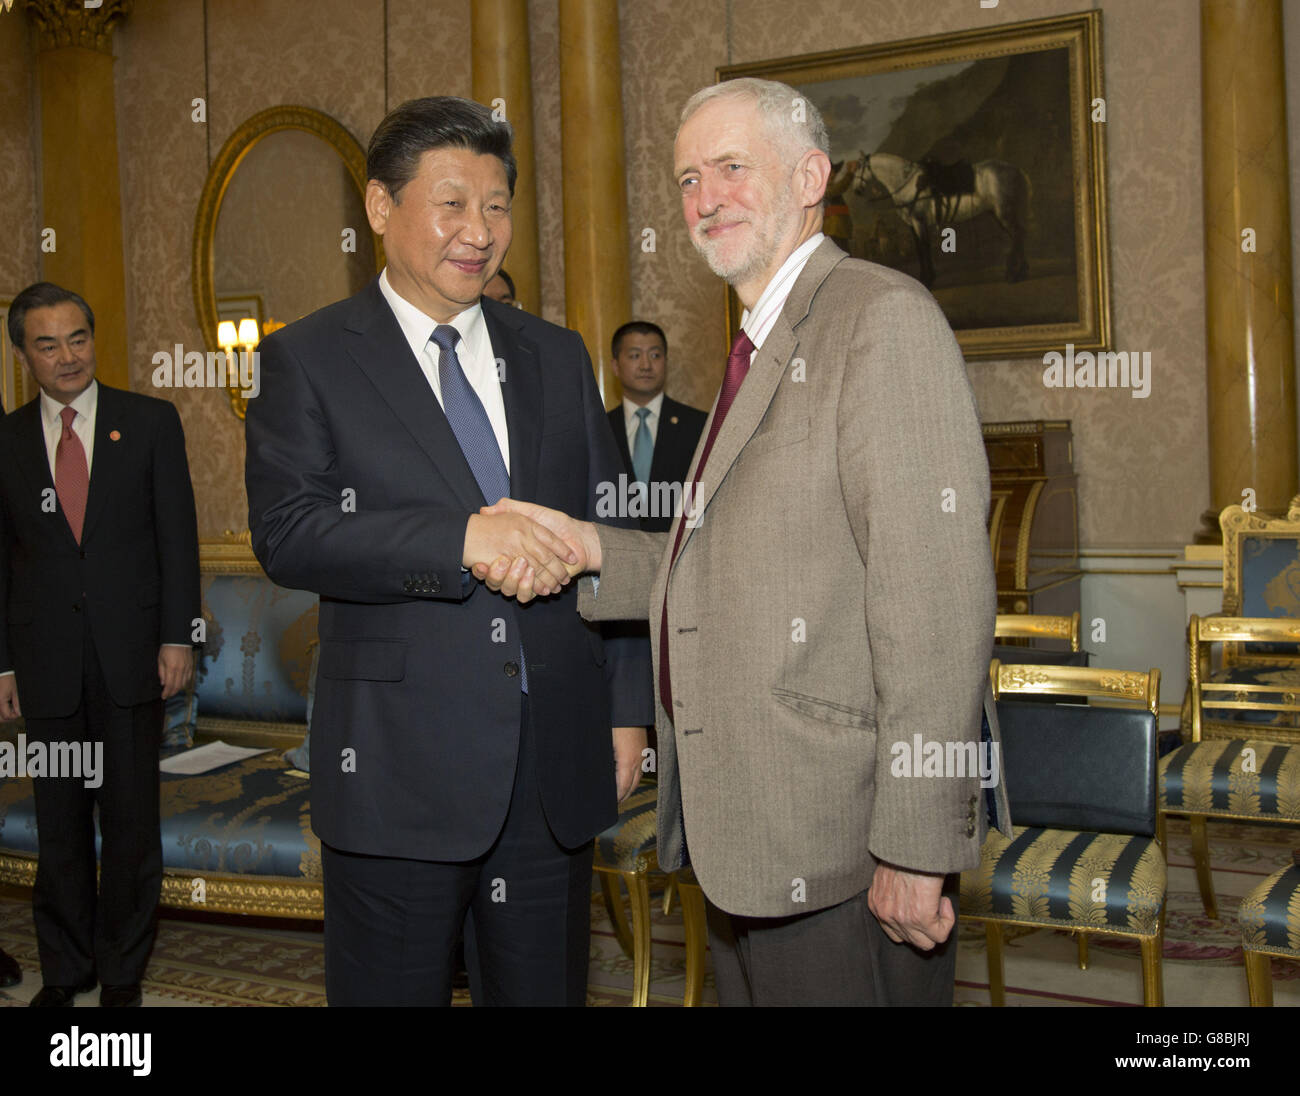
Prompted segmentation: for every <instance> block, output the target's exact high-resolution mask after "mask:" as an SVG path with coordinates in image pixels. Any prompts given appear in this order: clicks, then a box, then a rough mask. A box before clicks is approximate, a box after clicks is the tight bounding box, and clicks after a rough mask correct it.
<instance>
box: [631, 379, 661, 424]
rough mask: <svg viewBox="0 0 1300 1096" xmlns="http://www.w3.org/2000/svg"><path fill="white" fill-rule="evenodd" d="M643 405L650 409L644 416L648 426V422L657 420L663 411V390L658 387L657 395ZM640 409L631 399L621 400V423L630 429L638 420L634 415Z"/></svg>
mask: <svg viewBox="0 0 1300 1096" xmlns="http://www.w3.org/2000/svg"><path fill="white" fill-rule="evenodd" d="M643 406H645V407H648V408H649V409H650V414H649V416H647V418H646V425H647V426H649V425H650V423H652V422H658V421H659V416H660V415H661V414H662V413H663V409H664V394H663V390H662V389H660V391H659V395H657V396H655V398H654V399H652V400H651V401H650V402H649V403H647V404H644V405H643ZM640 410H641V407H640V406H638V405H637V404H635V403H633V402H632V401H631V400H628V399H625V400H624V401H623V423H624V425H626V426H627V428H628V429H629V430H630V429H632V425H633V423H636V422H639V421H640V420H639V419H638V418H637V417H636V413H637V412H638V411H640Z"/></svg>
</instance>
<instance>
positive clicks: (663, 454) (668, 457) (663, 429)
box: [624, 396, 682, 483]
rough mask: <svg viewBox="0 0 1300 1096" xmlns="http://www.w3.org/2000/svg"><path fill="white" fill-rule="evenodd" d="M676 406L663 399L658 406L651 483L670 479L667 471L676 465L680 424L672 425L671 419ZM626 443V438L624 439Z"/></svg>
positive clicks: (665, 398)
mask: <svg viewBox="0 0 1300 1096" xmlns="http://www.w3.org/2000/svg"><path fill="white" fill-rule="evenodd" d="M678 406H679V405H678V404H677V403H676V402H675V401H673V400H670V399H669V398H668V397H667V396H665V397H664V402H663V403H661V404H660V405H659V432H658V434H657V435H656V437H655V449H654V456H653V457H652V458H651V461H650V480H651V482H652V483H659V482H662V481H664V480H668V479H672V477H671V476H670V475H669V474H668V470H669V469H670V468H673V467H675V466H676V465H677V463H678V461H677V451H678V450H679V449H680V448H681V441H682V437H681V430H682V426H681V423H680V422H677V423H674V422H673V419H674V418H675V417H676V416H677V408H678ZM624 440H625V441H626V437H625V438H624Z"/></svg>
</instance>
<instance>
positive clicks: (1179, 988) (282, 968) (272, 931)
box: [0, 820, 1300, 1007]
mask: <svg viewBox="0 0 1300 1096" xmlns="http://www.w3.org/2000/svg"><path fill="white" fill-rule="evenodd" d="M1209 833H1210V849H1211V855H1212V858H1213V863H1214V880H1215V886H1216V889H1217V893H1218V895H1219V904H1220V912H1221V913H1222V914H1223V917H1224V919H1223V920H1222V921H1217V922H1216V921H1210V920H1208V919H1207V918H1206V917H1205V915H1204V912H1203V910H1202V909H1201V904H1200V898H1199V896H1198V894H1197V890H1196V879H1195V875H1194V873H1193V870H1192V860H1191V843H1190V837H1189V835H1188V830H1187V826H1186V824H1185V823H1183V822H1181V821H1180V820H1171V823H1170V827H1169V844H1170V848H1169V860H1170V871H1169V908H1168V915H1167V927H1166V942H1165V956H1164V975H1165V1000H1166V1003H1167V1004H1169V1005H1219V1006H1223V1005H1234V1006H1244V1005H1245V1004H1246V1003H1247V996H1246V978H1245V973H1244V970H1243V968H1242V965H1241V946H1240V944H1241V936H1240V932H1239V930H1238V928H1237V920H1236V908H1237V905H1238V902H1239V900H1240V898H1241V896H1242V895H1244V894H1245V893H1246V891H1248V890H1249V889H1250V888H1251V887H1252V886H1253V885H1254V884H1255V883H1257V882H1258V881H1259V880H1260V879H1262V878H1263V877H1264V876H1266V875H1268V874H1270V873H1271V872H1273V871H1275V870H1276V869H1277V868H1280V867H1282V866H1284V865H1285V864H1286V863H1288V861H1289V858H1290V852H1291V849H1293V848H1295V847H1296V846H1297V845H1300V831H1297V830H1295V829H1290V830H1288V829H1282V828H1268V827H1261V826H1246V825H1230V824H1218V825H1215V824H1211V826H1210V828H1209ZM652 905H653V911H654V932H653V937H654V943H653V950H652V969H651V986H650V1004H651V1005H652V1006H660V1007H662V1006H676V1005H680V1003H681V999H682V990H683V983H684V978H685V952H684V948H683V944H682V924H681V910H680V907H679V906H676V905H674V908H673V911H672V913H671V914H670V915H669V916H667V917H665V916H664V915H663V913H662V909H661V905H660V903H659V902H658V901H655V902H653V903H652ZM960 932H961V936H960V944H961V949H960V952H959V955H958V961H957V997H956V1000H957V1003H958V1004H959V1005H976V1006H986V1005H988V1003H989V997H988V978H987V972H986V968H985V953H984V934H983V930H982V928H980V927H979V926H978V925H974V924H971V925H964V926H962V927H961V929H960ZM1008 935H1009V938H1008V940H1007V945H1006V984H1007V1003H1008V1004H1009V1005H1011V1006H1031V1007H1032V1006H1059V1005H1065V1006H1079V1005H1137V1004H1140V1003H1141V999H1142V987H1141V975H1140V964H1139V960H1138V954H1137V945H1136V944H1129V943H1126V942H1124V941H1120V940H1104V939H1098V938H1094V939H1093V941H1092V946H1091V957H1090V963H1089V969H1088V970H1086V971H1080V970H1079V969H1078V966H1077V964H1076V962H1075V955H1076V951H1075V944H1074V941H1073V940H1072V939H1070V938H1069V937H1068V936H1067V935H1065V934H1062V933H1048V932H1041V931H1032V930H1025V931H1023V932H1016V933H1015V934H1014V935H1013V934H1008ZM0 947H3V948H4V949H5V950H6V951H8V952H9V954H11V955H13V956H14V957H15V958H16V959H17V960H18V962H19V963H20V964H21V966H22V968H23V971H24V976H25V977H24V980H23V983H22V984H21V985H19V986H16V987H13V988H12V989H10V990H8V991H0V1005H11V1006H14V1005H23V1004H26V1002H27V1001H29V1000H30V999H31V998H32V996H33V995H34V994H35V993H36V991H37V990H38V989H39V988H40V975H39V964H38V962H37V952H36V939H35V933H34V931H33V928H32V920H31V905H30V902H29V901H28V900H27V899H26V898H25V897H24V896H23V894H22V893H21V892H20V891H16V890H12V889H11V890H6V891H3V892H0ZM1273 978H1274V997H1275V1001H1276V1004H1277V1005H1279V1006H1283V1005H1292V1006H1296V1005H1300V963H1288V962H1285V961H1282V960H1276V961H1274V964H1273ZM631 984H632V961H631V960H630V959H628V958H627V957H626V956H624V955H623V953H622V952H621V951H620V950H619V946H618V943H617V942H616V940H615V938H614V935H613V932H612V930H611V928H610V925H609V922H608V920H607V918H606V915H605V909H604V904H603V902H601V901H600V900H599V898H596V897H593V900H592V940H591V965H590V974H589V988H588V996H587V1003H588V1005H591V1006H598V1007H600V1006H624V1005H627V1004H628V1002H629V1000H630V999H631ZM324 985H325V982H324V965H323V955H322V946H321V930H320V926H319V925H318V924H306V923H295V924H292V925H289V926H286V925H285V924H284V923H276V922H271V921H256V922H250V921H247V920H239V919H234V918H232V919H220V920H218V919H213V918H200V917H198V916H196V915H192V914H183V915H182V914H178V913H173V912H172V911H166V915H165V916H164V918H163V919H162V921H161V923H160V925H159V932H158V943H157V945H156V947H155V949H154V954H153V959H152V961H151V963H150V966H149V974H148V979H147V981H146V983H145V986H144V995H145V1004H146V1005H157V1006H191V1007H192V1006H209V1007H212V1006H217V1007H221V1006H240V1005H244V1006H249V1005H289V1006H312V1005H324V1004H325V991H324ZM704 999H705V1003H706V1004H713V1003H714V1002H715V1000H716V998H715V996H714V992H713V983H712V975H711V973H710V974H709V975H708V976H706V980H705V989H704ZM97 1000H98V998H97V995H96V994H86V995H84V996H82V997H80V998H79V999H78V1007H94V1006H95V1004H96V1003H97ZM456 1004H463V1005H468V1004H469V999H468V994H466V993H458V994H457V1000H456Z"/></svg>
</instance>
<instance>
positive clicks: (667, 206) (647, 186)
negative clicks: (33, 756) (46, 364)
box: [0, 0, 1297, 548]
mask: <svg viewBox="0 0 1300 1096" xmlns="http://www.w3.org/2000/svg"><path fill="white" fill-rule="evenodd" d="M558 6H559V5H558V0H530V3H529V13H530V19H531V24H532V29H531V50H532V64H533V88H534V120H535V126H536V147H537V155H538V160H539V162H538V176H539V179H538V184H539V185H538V200H539V217H540V244H541V261H542V266H541V270H542V278H543V285H542V312H543V315H545V316H546V317H547V318H548V319H551V320H555V321H558V322H563V318H564V300H563V297H564V266H563V253H562V223H561V220H562V218H561V189H560V188H561V173H562V170H563V165H562V164H561V163H560V151H559V150H560V109H559V107H560V104H559V81H558V75H559V60H558V59H559V27H558ZM1085 6H1088V5H1087V4H1086V2H1085V0H1014V2H1013V0H1003V2H1002V3H1001V4H999V5H998V7H996V8H994V9H981V8H979V6H978V5H977V4H975V3H973V0H929V2H927V3H925V4H918V3H916V2H915V0H806V2H804V3H801V4H800V5H798V6H797V7H792V5H790V4H789V3H788V0H690V2H688V0H621V2H620V3H619V15H620V20H621V28H622V31H621V45H620V49H619V56H618V60H619V62H620V63H621V65H622V87H623V102H622V109H623V113H624V122H625V141H626V145H625V150H626V156H627V165H628V179H627V188H628V229H629V239H628V241H626V246H627V247H628V251H629V254H630V255H631V275H632V287H631V289H632V303H633V310H634V313H635V315H636V316H637V317H638V318H645V319H653V320H655V321H656V322H658V323H660V324H662V325H663V327H664V328H665V329H666V331H667V333H668V338H669V342H670V349H671V353H670V374H669V391H670V392H671V393H672V394H673V395H674V396H676V397H677V398H679V399H683V400H686V401H687V402H689V403H693V404H695V405H696V406H699V407H708V406H709V404H710V403H711V401H712V398H713V394H714V392H715V391H716V387H717V384H718V380H719V377H720V375H721V371H722V365H723V361H724V359H725V353H726V349H725V345H724V339H725V336H724V331H723V294H722V286H721V283H719V282H718V281H717V279H715V278H714V277H713V276H712V275H711V274H710V273H709V272H708V270H707V268H706V267H705V266H704V264H703V262H702V261H701V260H700V259H698V258H697V257H696V255H695V253H694V250H693V248H691V246H690V244H689V242H688V241H687V238H686V234H685V231H684V229H683V227H682V224H681V214H680V210H679V206H678V201H677V198H676V194H675V188H674V186H673V184H672V182H671V148H672V138H673V133H674V130H675V128H676V119H677V114H678V111H679V110H680V107H681V104H682V103H683V102H684V101H685V99H686V98H687V97H688V96H689V95H690V94H691V93H692V92H693V91H695V90H696V89H697V88H698V87H700V86H702V85H703V84H706V83H710V82H712V80H713V74H714V70H715V68H716V67H717V66H719V65H725V64H731V63H742V62H750V61H761V60H765V59H772V58H776V57H781V56H786V55H791V54H800V53H808V52H814V51H820V50H828V49H836V48H842V47H845V46H849V45H857V44H865V43H871V42H879V41H888V40H893V39H900V38H907V37H912V36H917V35H926V34H936V33H942V32H945V31H955V30H959V29H964V28H968V27H971V26H976V25H981V24H990V23H1002V22H1013V21H1018V20H1023V19H1030V18H1037V17H1042V16H1050V15H1058V14H1064V13H1067V12H1071V11H1076V10H1078V9H1079V8H1081V7H1085ZM1093 6H1099V7H1100V6H1102V5H1093ZM388 11H389V25H388V36H387V41H388V48H387V55H388V56H387V60H388V66H387V101H388V102H389V103H390V104H395V103H397V102H400V101H401V100H403V99H406V98H410V97H412V96H416V95H425V94H440V93H450V94H462V95H463V94H469V91H470V87H471V75H472V74H471V70H470V44H469V12H470V3H469V0H390V3H389V5H388ZM382 12H383V5H382V4H381V3H379V2H378V0H361V2H359V0H280V2H277V3H274V4H271V3H265V2H258V0H208V4H207V40H208V41H207V58H208V61H209V66H208V69H207V95H208V103H207V110H208V126H207V129H206V130H205V127H204V126H203V125H201V124H197V123H195V122H193V121H191V109H192V108H191V105H190V103H191V100H192V99H193V98H194V97H197V96H203V95H204V94H205V87H204V83H205V67H204V6H203V4H202V2H201V0H136V2H135V4H134V8H133V11H132V14H131V15H130V17H129V18H128V19H126V20H125V21H124V22H123V24H122V25H121V27H120V28H119V29H118V30H117V32H116V34H115V50H116V54H117V62H116V80H117V112H118V133H119V140H120V143H121V149H120V154H121V155H120V163H121V172H122V200H123V208H124V217H125V243H126V256H125V260H126V268H127V279H128V281H127V308H128V313H129V315H128V320H129V329H130V345H131V353H132V359H133V377H134V380H135V385H136V387H137V388H141V389H144V388H145V387H146V386H147V384H148V375H149V368H150V359H151V356H152V355H153V353H154V352H155V351H157V350H159V349H168V348H171V347H172V346H173V345H174V344H175V343H177V342H180V343H183V344H184V345H185V346H186V347H187V348H198V347H199V344H200V338H199V331H198V326H197V323H196V320H195V316H194V308H193V304H192V302H191V292H190V246H191V235H192V231H193V217H194V211H195V208H196V205H197V202H198V197H199V193H200V191H201V189H202V187H203V182H204V179H205V177H206V173H207V167H208V162H209V161H208V157H209V155H210V154H211V155H215V154H216V152H217V150H218V149H219V148H220V147H221V143H222V142H223V141H224V140H225V139H226V137H227V136H228V135H229V134H230V133H231V131H232V130H233V129H234V128H235V127H236V126H237V125H238V124H239V123H240V122H242V121H243V120H244V119H246V118H247V117H248V116H249V115H251V114H253V113H255V112H257V111H259V110H262V109H264V108H266V107H268V106H272V105H276V104H281V103H294V104H301V105H304V106H309V107H314V108H316V109H318V110H322V111H324V112H326V113H328V114H330V115H332V116H333V117H335V118H336V119H338V120H339V121H340V122H341V123H342V124H343V125H345V126H346V127H347V128H348V129H349V130H350V131H351V132H352V133H353V135H354V136H356V138H357V139H358V141H359V142H360V143H361V144H362V145H363V146H364V145H365V143H366V141H367V139H368V138H369V135H370V132H371V130H372V129H373V128H374V126H375V124H376V123H377V122H378V121H379V119H380V118H381V117H382V115H383V110H384V103H385V68H384V52H385V51H384V25H383V18H382ZM1104 13H1105V16H1104V27H1103V41H1104V46H1105V55H1104V71H1105V94H1106V97H1107V100H1108V103H1109V121H1108V122H1107V123H1106V124H1107V142H1108V158H1109V197H1110V235H1111V242H1112V279H1113V301H1114V330H1115V333H1116V346H1117V348H1118V349H1125V350H1148V351H1150V352H1151V355H1152V360H1153V375H1154V379H1153V385H1152V393H1151V396H1150V398H1149V399H1145V400H1141V399H1133V398H1132V397H1131V395H1130V394H1129V392H1127V391H1124V390H1115V391H1109V390H1076V389H1071V390H1063V389H1054V390H1048V389H1045V388H1044V387H1043V385H1042V363H1041V361H1037V362H1035V361H1015V362H982V363H975V364H973V365H972V366H971V379H972V382H973V384H974V387H975V391H976V395H977V398H978V401H979V406H980V411H981V415H982V416H983V418H984V419H986V420H990V421H991V420H1002V419H1020V418H1039V417H1047V418H1069V419H1072V420H1073V421H1074V436H1075V462H1076V467H1077V470H1078V472H1079V476H1080V525H1081V529H1080V533H1081V540H1082V542H1083V544H1084V545H1085V546H1086V547H1090V548H1101V547H1108V546H1121V545H1124V546H1139V545H1171V544H1182V543H1185V542H1186V540H1187V539H1188V537H1189V535H1190V534H1191V532H1192V531H1193V529H1194V528H1195V526H1196V525H1197V523H1198V521H1199V515H1200V513H1201V511H1202V510H1203V509H1204V508H1205V507H1206V506H1207V504H1208V466H1207V457H1206V453H1205V441H1204V439H1205V429H1206V412H1205V379H1204V355H1205V326H1204V318H1203V298H1204V283H1203V276H1202V227H1201V171H1200V56H1199V49H1200V46H1199V34H1200V31H1199V16H1198V6H1197V5H1196V4H1194V3H1191V2H1190V0H1114V2H1112V3H1109V4H1106V5H1104ZM19 27H20V24H19V21H18V20H17V19H13V18H5V19H0V94H2V95H3V97H4V102H5V104H6V107H7V110H6V117H5V118H4V119H0V153H3V154H2V155H0V186H3V188H4V189H3V193H4V194H5V195H6V196H7V197H8V198H9V200H8V201H7V202H5V203H2V204H0V239H4V240H6V243H7V244H8V246H6V248H4V249H0V297H3V296H11V295H12V293H13V292H15V291H16V290H17V289H18V288H21V286H22V285H24V284H26V283H27V282H28V281H29V280H31V278H32V277H34V276H35V274H36V271H37V269H38V263H37V259H38V254H37V240H36V227H37V226H36V225H35V223H34V220H33V218H32V216H31V212H30V211H31V210H32V209H33V208H37V206H36V202H35V197H36V195H35V165H34V163H33V160H32V151H31V150H32V142H31V139H30V123H27V122H26V121H25V120H26V119H31V118H33V117H34V115H33V105H32V99H31V96H32V92H31V83H32V76H31V63H30V59H29V55H28V53H27V52H26V50H25V48H24V46H23V42H24V38H23V35H24V34H25V28H23V29H21V30H20V29H17V28H19ZM1293 52H1294V51H1293ZM611 61H613V58H611ZM10 104H13V108H12V109H8V108H9V105H10ZM1291 125H1292V143H1293V144H1294V143H1295V141H1296V139H1297V138H1296V127H1297V119H1296V114H1295V112H1293V114H1292V121H1291ZM209 131H210V132H209ZM15 195H16V196H17V198H16V199H15V197H14V196H15ZM24 196H26V197H24ZM647 227H649V228H653V229H654V230H655V233H656V248H655V250H654V251H653V252H646V251H643V250H642V248H641V240H642V230H643V229H644V228H647ZM11 241H12V242H11ZM508 265H509V264H508V261H507V266H508ZM592 276H593V277H599V276H600V272H599V271H593V272H592ZM161 394H162V395H165V396H168V397H169V398H172V399H174V400H175V401H176V403H177V405H178V406H179V408H180V410H181V414H182V417H183V419H184V422H185V428H186V433H187V438H188V443H189V456H190V462H191V471H192V473H193V476H194V480H195V486H196V493H197V497H198V504H199V525H200V534H201V535H203V536H211V535H214V534H218V533H220V532H221V530H223V529H226V528H244V527H245V525H246V524H247V514H246V508H245V500H244V493H243V439H242V424H241V423H239V421H238V420H236V419H235V418H234V417H233V416H232V415H231V414H230V412H229V410H228V408H227V404H226V400H225V397H224V394H221V395H218V394H214V393H211V392H205V391H175V392H163V393H161Z"/></svg>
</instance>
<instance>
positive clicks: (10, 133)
mask: <svg viewBox="0 0 1300 1096" xmlns="http://www.w3.org/2000/svg"><path fill="white" fill-rule="evenodd" d="M27 34H28V31H27V26H26V24H25V23H24V22H22V21H20V20H18V19H0V104H3V105H4V113H5V115H6V117H5V118H4V119H3V120H0V240H3V241H4V246H3V247H0V300H5V301H7V300H11V299H12V298H13V297H14V295H15V294H16V293H17V292H18V291H19V290H20V289H22V288H23V286H25V285H29V284H30V283H32V282H33V281H35V280H36V278H37V277H38V276H39V274H40V261H39V258H38V254H39V252H38V249H39V226H38V225H37V223H36V210H37V209H38V208H39V206H38V204H37V201H36V164H35V160H34V150H33V148H32V141H31V132H32V124H33V120H34V119H35V117H36V115H35V112H34V111H35V107H34V103H33V99H32V95H33V88H32V79H33V65H32V55H31V52H30V51H29V50H28V48H27ZM8 410H10V411H12V410H13V408H12V407H11V408H8Z"/></svg>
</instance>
